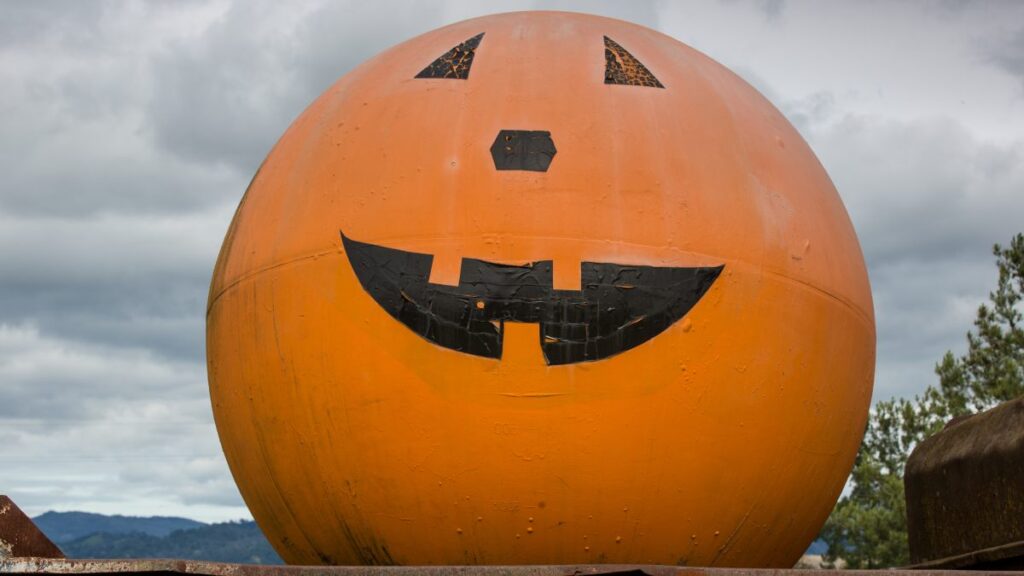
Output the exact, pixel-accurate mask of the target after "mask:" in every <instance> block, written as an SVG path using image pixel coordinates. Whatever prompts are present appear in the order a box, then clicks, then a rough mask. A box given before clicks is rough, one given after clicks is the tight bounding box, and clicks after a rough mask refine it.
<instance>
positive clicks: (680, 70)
mask: <svg viewBox="0 0 1024 576" xmlns="http://www.w3.org/2000/svg"><path fill="white" fill-rule="evenodd" d="M207 348H208V365H209V377H210V392H211V396H212V400H213V406H214V414H215V417H216V422H217V428H218V431H219V433H220V437H221V441H222V444H223V446H224V452H225V454H226V456H227V459H228V463H229V464H230V467H231V470H232V472H233V474H234V476H235V479H236V481H237V482H238V485H239V488H240V490H241V492H242V495H243V497H244V498H245V501H246V503H247V504H248V505H249V508H250V509H251V510H252V513H253V515H254V516H255V518H256V521H257V522H258V523H259V524H260V526H261V527H262V528H263V530H264V531H265V532H266V534H267V535H268V537H269V538H270V540H271V542H272V543H273V544H274V546H275V548H276V549H277V550H278V551H279V552H280V553H281V555H282V556H283V557H284V558H285V559H286V560H287V561H289V562H292V563H303V564H315V563H341V564H348V563H369V564H391V563H396V564H467V563H469V564H473V563H489V564H516V563H536V564H554V563H566V564H568V563H588V562H610V563H658V564H676V563H679V564H689V565H711V564H713V565H721V566H778V567H786V566H791V565H792V564H793V562H794V561H795V560H796V559H797V558H798V557H799V556H800V554H801V553H802V552H803V551H804V549H805V548H806V546H807V545H808V543H809V542H810V541H811V540H812V539H813V538H814V536H815V535H816V533H817V531H818V529H819V528H820V526H821V524H822V523H823V521H824V520H825V518H826V517H827V515H828V513H829V511H830V510H831V508H832V505H833V504H834V502H835V499H836V497H837V496H838V494H839V491H840V489H841V488H842V486H843V482H844V480H845V478H846V476H847V473H848V472H849V469H850V466H851V463H852V460H853V457H854V454H855V452H856V450H857V446H858V443H859V440H860V435H861V432H862V431H863V426H864V422H865V419H866V414H867V407H868V402H869V398H870V395H871V384H872V378H873V369H874V348H875V332H874V318H873V312H872V303H871V294H870V288H869V286H868V280H867V274H866V272H865V268H864V262H863V258H862V256H861V252H860V248H859V246H858V243H857V238H856V236H855V234H854V231H853V228H852V226H851V224H850V221H849V218H848V217H847V214H846V211H845V209H844V208H843V205H842V202H841V201H840V199H839V196H838V195H837V193H836V191H835V189H834V187H833V185H832V183H831V182H830V180H829V178H828V176H827V175H826V173H825V171H824V170H823V169H822V167H821V165H820V164H819V163H818V161H817V159H816V158H815V157H814V155H813V153H812V152H811V150H810V149H809V148H808V147H807V145H806V144H805V143H804V141H803V140H802V139H801V137H800V136H799V135H798V134H797V132H796V131H795V130H794V129H793V127H792V126H791V125H790V124H789V123H788V122H787V121H786V119H785V118H784V117H783V116H782V114H780V113H779V112H778V111H777V110H776V109H775V108H774V107H772V105H771V104H769V103H768V102H767V101H766V100H765V99H764V98H763V97H762V96H761V95H760V94H758V93H757V92H756V91H755V90H754V89H753V88H751V87H750V86H749V85H747V84H746V83H745V82H744V81H742V80H741V79H740V78H738V77H737V76H736V75H735V74H733V73H732V72H730V71H729V70H727V69H725V68H724V67H722V66H721V65H719V64H717V63H715V62H714V61H712V60H710V59H709V58H707V57H706V56H704V55H702V54H700V53H699V52H696V51H695V50H693V49H691V48H689V47H687V46H685V45H683V44H681V43H679V42H676V41H675V40H673V39H671V38H669V37H666V36H664V35H662V34H659V33H657V32H654V31H652V30H649V29H646V28H642V27H639V26H635V25H632V24H628V23H626V22H621V21H617V20H611V19H606V18H599V17H594V16H587V15H582V14H569V13H557V12H523V13H514V14H503V15H496V16H488V17H484V18H478V19H474V20H468V21H465V22H460V23H458V24H453V25H451V26H447V27H445V28H442V29H439V30H436V31H433V32H430V33H428V34H424V35H422V36H419V37H417V38H414V39H412V40H409V41H408V42H405V43H403V44H400V45H398V46H396V47H394V48H392V49H390V50H388V51H386V52H384V53H383V54H381V55H379V56H377V57H375V58H373V59H371V60H369V61H368V62H366V63H364V64H363V65H361V66H359V67H358V68H356V69H355V70H353V71H352V72H350V73H349V74H348V75H346V76H345V77H343V78H342V79H340V80H339V81H338V82H337V83H336V84H335V85H334V86H332V87H331V88H330V89H328V90H327V91H326V92H325V93H324V94H323V95H322V96H321V97H320V98H318V99H317V100H316V101H315V102H314V103H313V104H312V105H311V106H310V107H309V108H308V109H307V110H306V111H305V112H304V113H303V114H302V115H301V116H300V117H299V118H298V119H297V120H296V121H295V123H294V124H293V125H292V126H291V127H290V128H289V129H288V131H287V132H286V133H285V134H284V136H283V137H282V138H281V140H280V141H279V142H278V144H277V145H276V146H275V147H274V149H273V150H272V151H271V153H270V155H269V156H268V157H267V159H266V161H265V162H264V164H263V166H262V167H261V169H260V170H259V172H258V173H257V175H256V176H255V178H254V179H253V182H252V184H251V186H250V188H249V190H248V192H247V193H246V195H245V198H244V199H243V200H242V203H241V205H240V207H239V209H238V213H237V214H236V216H235V219H234V222H233V223H232V225H231V228H230V230H229V232H228V235H227V238H226V240H225V242H224V247H223V249H222V252H221V255H220V258H219V260H218V263H217V267H216V270H215V272H214V277H213V282H212V286H211V290H210V301H209V311H208V321H207Z"/></svg>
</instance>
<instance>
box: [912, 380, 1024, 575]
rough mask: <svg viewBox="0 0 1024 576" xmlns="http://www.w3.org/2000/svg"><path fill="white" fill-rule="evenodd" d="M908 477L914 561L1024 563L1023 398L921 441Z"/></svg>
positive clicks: (947, 565)
mask: <svg viewBox="0 0 1024 576" xmlns="http://www.w3.org/2000/svg"><path fill="white" fill-rule="evenodd" d="M904 483H905V484H906V495H907V535H908V541H909V546H910V561H911V562H913V563H915V564H921V565H926V566H931V567H943V568H963V567H968V566H969V567H983V568H989V569H1005V568H1013V569H1020V568H1024V398H1018V399H1016V400H1010V401H1008V402H1004V403H1002V404H1000V405H998V406H996V407H994V408H992V409H990V410H986V411H984V412H981V413H978V414H973V415H971V416H967V417H962V418H958V419H955V420H953V421H951V422H950V423H949V424H947V425H946V427H945V428H944V429H943V430H941V431H939V432H938V433H936V434H935V435H933V436H931V437H930V438H927V439H925V440H924V441H922V442H921V443H920V444H918V445H917V447H916V448H914V451H913V452H912V453H911V454H910V458H908V459H907V467H906V474H905V476H904Z"/></svg>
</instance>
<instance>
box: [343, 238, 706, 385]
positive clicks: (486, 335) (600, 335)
mask: <svg viewBox="0 0 1024 576" xmlns="http://www.w3.org/2000/svg"><path fill="white" fill-rule="evenodd" d="M341 239H342V242H343V244H344V246H345V252H346V253H347V254H348V259H349V263H350V264H351V265H352V269H353V270H354V271H355V273H356V277H357V278H359V283H360V284H362V286H363V288H364V289H365V290H366V291H367V292H368V293H369V294H370V296H371V297H372V298H373V299H374V300H375V301H376V302H377V304H379V305H380V306H381V308H383V309H384V311H386V312H387V313H388V314H390V315H391V316H392V317H394V318H395V319H396V320H398V321H399V322H401V323H402V324H405V325H406V326H408V327H409V329H411V330H412V331H413V332H415V333H416V334H418V335H420V336H422V337H423V338H425V339H427V340H429V341H430V342H433V343H434V344H437V345H439V346H443V347H445V348H448V349H451V350H456V351H459V352H465V353H467V354H473V355H475V356H483V357H485V358H495V359H500V358H501V352H502V340H503V335H504V327H505V322H527V323H536V324H540V347H541V350H542V351H543V353H544V359H545V361H546V362H547V363H548V364H550V365H560V364H573V363H576V362H591V361H595V360H601V359H604V358H608V357H610V356H614V355H616V354H618V353H620V352H624V351H626V350H629V349H632V348H635V347H637V346H639V345H641V344H643V343H644V342H646V341H648V340H650V339H651V338H653V337H655V336H657V335H658V334H660V333H662V332H663V331H665V330H666V329H667V328H668V327H669V326H671V325H672V324H674V323H675V322H676V321H677V320H679V319H680V318H682V317H683V316H685V315H686V313H687V312H689V311H690V309H691V308H693V306H694V305H695V304H697V302H698V301H699V300H700V299H701V297H702V296H704V294H705V293H706V292H707V291H708V289H709V288H711V285H712V284H713V283H714V282H715V280H716V279H717V278H718V276H719V274H720V273H721V272H722V268H723V266H714V267H694V268H674V267H656V266H636V265H623V264H606V263H596V262H582V263H581V279H582V290H555V289H554V287H553V277H552V262H551V261H550V260H544V261H539V262H532V263H530V264H525V265H522V266H512V265H506V264H495V263H493V262H486V261H483V260H476V259H471V258H463V259H462V271H461V275H460V277H459V285H458V286H448V285H444V284H433V283H431V282H430V268H431V266H432V264H433V260H434V257H433V256H432V255H430V254H419V253H416V252H406V251H404V250H396V249H394V248H386V247H384V246H378V245H376V244H368V243H365V242H359V241H356V240H353V239H351V238H349V237H347V236H345V234H344V233H342V234H341Z"/></svg>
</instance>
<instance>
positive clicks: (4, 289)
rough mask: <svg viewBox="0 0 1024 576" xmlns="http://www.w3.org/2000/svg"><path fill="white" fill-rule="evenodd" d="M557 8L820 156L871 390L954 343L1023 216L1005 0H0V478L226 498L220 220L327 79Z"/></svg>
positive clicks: (40, 490) (906, 383)
mask: <svg viewBox="0 0 1024 576" xmlns="http://www.w3.org/2000/svg"><path fill="white" fill-rule="evenodd" d="M531 8H557V9H567V10H577V11H586V12H593V13H599V14H606V15H610V16H615V17H619V18H623V19H627V20H631V21H634V22H637V23H640V24H644V25H647V26H650V27H653V28H657V29H659V30H661V31H663V32H665V33H667V34H669V35H671V36H674V37H675V38H678V39H680V40H682V41H683V42H686V43H688V44H690V45H691V46H694V47H695V48H697V49H699V50H701V51H703V52H705V53H706V54H708V55H710V56H711V57H712V58H715V59H716V60H718V61H719V62H722V63H723V64H725V65H726V66H729V67H730V68H732V69H733V70H734V71H736V72H737V73H739V74H740V75H741V76H743V77H744V78H746V79H747V80H748V81H749V82H750V83H752V84H753V85H754V86H755V87H757V88H758V89H759V90H760V91H761V92H763V93H764V94H765V95H767V96H768V97H769V99H770V100H772V101H773V102H774V103H775V104H776V105H777V106H778V107H779V108H780V109H781V110H782V111H783V112H784V113H785V114H786V115H787V116H788V117H789V118H790V120H791V121H792V122H793V123H794V124H795V125H796V126H797V128H798V129H799V130H800V132H801V133H802V134H803V135H804V137H805V138H806V139H807V140H808V141H809V142H810V144H811V146H812V148H813V149H814V150H815V151H816V152H817V154H818V156H819V157H820V158H821V161H822V162H823V164H824V165H825V167H826V169H827V170H828V171H829V173H830V174H831V176H832V178H833V180H834V181H835V183H836V186H837V187H838V189H839V191H840V193H841V195H842V197H843V199H844V201H845V203H846V206H847V208H848V209H849V211H850V214H851V216H852V218H853V221H854V224H855V226H856V228H857V231H858V233H859V235H860V239H861V243H862V245H863V248H864V251H865V255H866V257H867V261H868V266H869V269H870V274H871V281H872V284H873V288H874V294H875V306H876V314H877V317H878V352H879V355H878V368H877V382H876V388H875V398H876V399H880V398H888V397H891V396H893V395H909V394H914V393H916V392H918V391H920V390H921V389H923V388H924V387H925V386H926V385H928V384H930V383H933V382H934V381H935V377H934V375H933V373H932V367H933V365H934V363H935V361H936V360H937V359H938V358H939V357H940V356H941V355H942V354H943V353H944V352H945V351H946V350H947V349H952V350H953V351H955V352H960V351H963V350H964V347H965V346H964V333H965V332H966V330H967V329H968V328H969V327H970V323H971V320H972V318H973V315H974V310H975V309H976V307H977V306H978V304H979V303H981V302H982V301H983V300H984V299H985V297H986V294H987V293H988V291H989V290H990V289H991V288H992V287H993V286H994V284H995V279H996V276H995V267H994V266H993V259H992V257H991V247H992V244H994V243H996V242H1003V243H1005V242H1007V241H1008V240H1009V238H1010V237H1011V235H1012V234H1014V233H1015V232H1018V231H1024V3H1019V2H1018V3H1011V2H1006V3H999V2H984V3H981V2H979V3H971V2H950V1H945V2H943V1H934V2H905V3H895V2H877V3H872V2H852V1H851V2H847V3H839V2H810V1H807V2H786V1H782V0H766V1H760V2H758V1H750V2H746V1H739V0H732V1H721V2H714V1H702V2H685V3H684V2H653V3H642V2H628V3H627V2H606V3H605V2H561V3H543V2H479V1H473V2H468V1H466V2H462V1H459V2H456V1H449V2H430V3H419V4H415V3H410V2H403V3H392V2H385V1H381V0H374V1H372V2H366V1H365V0H364V1H352V2H341V1H339V2H314V1H310V2H279V1H276V0H265V1H252V0H246V1H241V0H238V1H235V2H232V1H229V0H224V1H211V2H164V1H152V2H141V3H135V2H98V1H97V2H77V1H71V2H66V3H57V2H34V1H33V2H6V3H3V4H0V174H2V175H3V177H2V179H0V493H8V494H10V495H11V496H12V497H13V498H14V499H15V501H16V502H18V503H19V504H20V505H21V506H22V507H23V508H25V509H26V510H27V511H28V512H29V513H31V514H38V513H41V512H43V511H45V510H47V509H60V510H69V509H78V510H90V511H97V512H104V513H122V514H131V515H149V514H173V515H181V516H189V517H194V518H198V519H202V520H223V519H229V518H242V517H247V516H248V513H247V511H246V510H245V508H244V506H243V505H242V503H241V500H240V498H239V496H238V493H237V490H236V489H235V487H234V483H233V482H232V480H231V477H230V474H229V473H228V471H227V467H226V465H225V464H224V461H223V457H222V455H221V452H220V447H219V444H218V442H217V438H216V433H215V431H214V428H213V424H212V416H211V413H210V408H209V402H208V396H207V390H206V372H205V364H204V352H203V346H204V344H203V338H204V307H205V300H206V292H207V287H208V283H209V279H210V274H211V271H212V267H213V262H214V259H215V257H216V254H217V251H218V249H219V246H220V243H221V240H222V239H223V236H224V232H225V230H226V228H227V225H228V221H229V219H230V216H231V214H232V211H233V210H234V208H235V206H236V204H237V203H238V201H239V199H240V198H241V195H242V192H243V191H244V189H245V186H246V184H247V183H248V180H249V178H250V177H251V176H252V174H253V172H254V171H255V169H256V167H257V166H258V165H259V163H260V161H261V160H262V159H263V157H264V155H265V154H266V153H267V152H268V150H269V149H270V146H271V145H272V144H273V142H274V141H275V140H276V138H277V137H278V136H279V135H280V134H281V133H282V131H283V130H284V129H285V128H286V127H287V126H288V124H289V123H290V122H291V121H292V119H293V118H294V117H295V116H296V115H297V114H298V113H299V112H300V111H301V110H302V109H303V108H304V107H305V106H306V105H307V104H309V103H310V102H311V101H312V100H313V99H314V98H315V97H316V96H317V95H318V94H319V93H320V92H322V91H323V90H324V89H325V88H327V87H328V86H329V85H330V84H331V83H332V82H333V81H334V80H335V79H337V78H338V77H339V76H341V75H343V74H345V73H346V72H347V71H348V70H349V69H351V68H352V67H353V66H355V65H356V64H358V63H359V62H361V61H362V60H364V59H366V58H368V57H370V56H372V55H373V54H375V53H377V52H379V51H381V50H383V49H385V48H387V47H389V46H391V45H393V44H395V43H398V42H400V41H402V40H404V39H406V38H409V37H411V36H413V35H416V34H419V33H422V32H426V31H428V30H430V29H433V28H436V27H438V26H441V25H444V24H447V23H450V22H454V21H457V20H461V19H464V18H468V17H472V16H477V15H481V14H485V13H488V12H501V11H509V10H524V9H531Z"/></svg>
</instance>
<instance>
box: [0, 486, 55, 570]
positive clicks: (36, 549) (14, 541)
mask: <svg viewBox="0 0 1024 576" xmlns="http://www.w3.org/2000/svg"><path fill="white" fill-rule="evenodd" d="M22 556H38V557H42V558H63V557H64V553H63V552H61V551H60V548H58V547H57V546H56V544H54V543H53V542H51V541H50V539H49V538H47V537H46V534H43V533H42V532H41V531H40V530H39V527H38V526H36V524H35V522H33V521H32V519H31V518H29V517H28V516H26V515H25V513H24V512H22V511H21V508H18V505H17V504H15V503H14V502H13V501H12V500H11V499H10V498H9V497H7V496H4V495H2V494H0V560H3V559H5V558H18V557H22Z"/></svg>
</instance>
